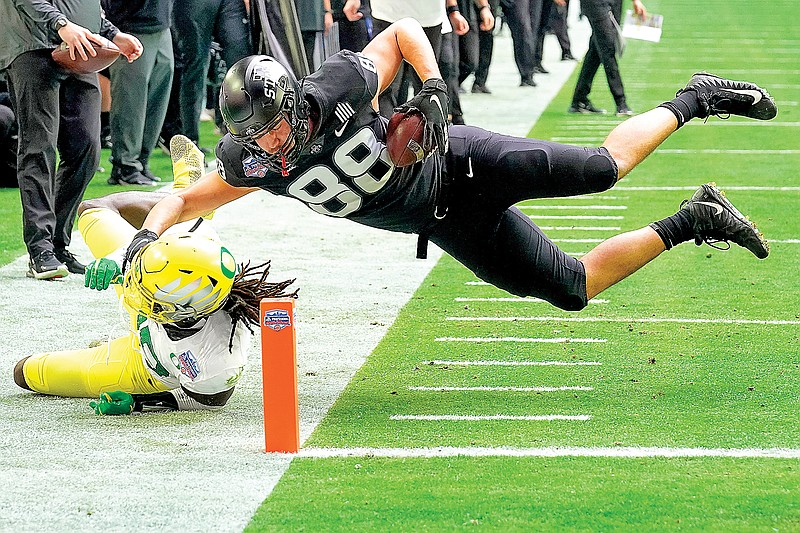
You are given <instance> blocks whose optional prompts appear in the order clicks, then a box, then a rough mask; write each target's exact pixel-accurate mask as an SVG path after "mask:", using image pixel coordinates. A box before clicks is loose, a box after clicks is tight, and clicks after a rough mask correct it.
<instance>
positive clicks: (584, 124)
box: [559, 84, 800, 132]
mask: <svg viewBox="0 0 800 533" xmlns="http://www.w3.org/2000/svg"><path fill="white" fill-rule="evenodd" d="M625 85H626V87H627V84H625ZM773 87H774V85H772V84H770V89H772V88H773ZM784 88H785V89H798V88H800V85H796V86H786V87H784ZM617 123H619V121H618V120H606V121H604V122H602V123H599V122H598V120H597V119H594V120H590V121H589V120H583V121H580V120H571V121H569V123H568V124H561V125H559V128H561V129H565V130H589V131H591V130H600V131H604V132H610V127H613V126H614V125H616V124H617ZM686 125H687V126H702V127H704V128H705V127H709V126H714V127H720V126H724V127H728V128H737V127H745V126H746V127H748V128H751V127H759V128H797V127H800V122H780V121H774V120H772V121H768V122H752V121H749V122H745V121H735V120H715V121H713V122H703V121H702V120H697V121H691V122H687V123H686Z"/></svg>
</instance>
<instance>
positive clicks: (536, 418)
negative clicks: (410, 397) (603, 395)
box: [389, 415, 592, 422]
mask: <svg viewBox="0 0 800 533" xmlns="http://www.w3.org/2000/svg"><path fill="white" fill-rule="evenodd" d="M591 418H592V417H591V416H589V415H486V416H479V415H391V416H390V417H389V419H390V420H424V421H431V422H436V421H455V422H485V421H490V420H518V421H526V422H551V421H553V420H577V421H584V420H589V419H591Z"/></svg>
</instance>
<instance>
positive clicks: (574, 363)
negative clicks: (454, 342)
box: [423, 359, 603, 366]
mask: <svg viewBox="0 0 800 533" xmlns="http://www.w3.org/2000/svg"><path fill="white" fill-rule="evenodd" d="M423 364H434V365H445V366H447V365H450V366H602V364H603V363H600V362H599V361H487V360H485V359H481V360H478V361H442V360H438V359H434V360H433V361H426V362H424V363H423Z"/></svg>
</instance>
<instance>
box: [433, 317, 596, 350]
mask: <svg viewBox="0 0 800 533" xmlns="http://www.w3.org/2000/svg"><path fill="white" fill-rule="evenodd" d="M448 320H451V319H450V318H448ZM435 340H436V342H540V343H546V344H562V343H565V344H569V343H577V342H579V343H588V342H606V339H592V338H586V339H572V338H569V337H552V338H542V337H437V338H436V339H435Z"/></svg>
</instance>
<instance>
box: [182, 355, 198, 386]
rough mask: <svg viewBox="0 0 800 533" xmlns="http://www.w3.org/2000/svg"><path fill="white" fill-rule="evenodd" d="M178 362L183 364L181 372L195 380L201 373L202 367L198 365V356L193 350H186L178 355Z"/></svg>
mask: <svg viewBox="0 0 800 533" xmlns="http://www.w3.org/2000/svg"><path fill="white" fill-rule="evenodd" d="M178 363H179V364H180V365H181V374H183V375H184V376H186V377H187V378H189V379H191V380H194V379H195V378H196V377H197V376H199V375H200V367H199V366H198V365H197V358H196V357H195V356H194V354H193V353H192V351H191V350H186V351H185V352H183V353H182V354H180V355H179V356H178Z"/></svg>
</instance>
